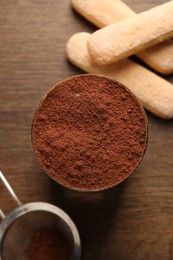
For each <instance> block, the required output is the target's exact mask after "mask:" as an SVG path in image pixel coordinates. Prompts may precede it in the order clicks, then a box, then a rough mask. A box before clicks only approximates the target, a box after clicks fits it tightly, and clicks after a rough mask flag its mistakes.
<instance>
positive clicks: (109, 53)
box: [88, 1, 173, 64]
mask: <svg viewBox="0 0 173 260" xmlns="http://www.w3.org/2000/svg"><path fill="white" fill-rule="evenodd" d="M172 17H173V1H169V2H167V3H165V4H162V5H160V6H157V7H155V8H152V9H150V10H148V11H145V12H143V13H140V14H138V15H133V16H130V17H129V18H126V19H124V20H121V21H119V22H117V23H114V24H111V25H109V26H106V27H105V28H102V29H100V30H97V31H96V32H94V33H93V34H92V35H91V37H90V39H89V41H88V50H89V53H90V55H91V57H92V59H93V60H94V61H95V62H96V63H98V64H109V63H112V62H114V61H118V60H121V59H123V58H126V57H128V56H130V55H132V54H135V53H137V52H139V51H142V50H144V49H146V48H148V47H150V46H153V45H155V44H156V43H158V42H162V41H164V40H165V39H168V38H171V36H173V19H172Z"/></svg>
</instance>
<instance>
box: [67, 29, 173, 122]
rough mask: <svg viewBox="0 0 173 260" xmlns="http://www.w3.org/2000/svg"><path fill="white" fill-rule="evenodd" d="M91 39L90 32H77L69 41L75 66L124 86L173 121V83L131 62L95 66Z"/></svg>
mask: <svg viewBox="0 0 173 260" xmlns="http://www.w3.org/2000/svg"><path fill="white" fill-rule="evenodd" d="M89 38H90V34H89V33H77V34H75V35H73V36H72V37H71V38H70V39H69V41H68V42H67V46H66V53H67V57H68V59H69V60H70V61H71V62H72V63H73V64H74V65H76V66H77V67H79V68H81V69H82V70H84V71H86V72H89V73H96V74H103V75H105V76H109V77H111V78H113V79H115V80H117V81H119V82H122V83H124V84H125V85H126V86H127V87H128V88H129V89H130V90H131V91H132V92H133V93H134V94H135V95H136V96H137V97H138V98H139V100H140V101H141V102H142V104H143V105H144V107H145V108H146V109H148V110H149V111H151V112H152V113H154V114H156V115H157V116H159V117H161V118H164V119H170V118H173V86H172V84H171V83H169V82H168V81H166V80H165V79H163V78H161V77H159V76H158V75H156V74H154V73H153V72H151V71H149V70H147V69H146V68H144V67H142V66H141V65H138V64H137V63H135V62H133V61H131V60H129V59H124V60H122V61H119V62H116V63H112V64H109V65H99V64H96V63H94V62H93V60H92V59H91V57H90V55H89V53H88V49H87V42H88V39H89Z"/></svg>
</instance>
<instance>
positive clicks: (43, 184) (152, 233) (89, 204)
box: [0, 0, 173, 260]
mask: <svg viewBox="0 0 173 260" xmlns="http://www.w3.org/2000/svg"><path fill="white" fill-rule="evenodd" d="M126 2H127V3H128V4H130V6H131V7H133V8H134V10H136V11H137V12H140V11H143V10H146V9H148V8H151V7H153V6H155V5H157V4H159V3H163V2H166V1H163V0H152V1H151V0H145V1H139V0H126ZM95 29H96V28H95V27H94V26H92V25H91V24H90V23H89V22H87V21H85V19H83V18H81V17H80V16H79V15H78V14H76V13H75V12H74V11H73V10H72V8H71V6H70V1H69V0H66V1H65V0H64V1H62V0H49V1H46V0H42V1H41V0H34V1H32V0H17V1H14V0H8V1H6V0H1V1H0V169H1V170H2V171H3V173H4V174H5V176H6V178H7V179H8V181H9V182H10V183H11V185H12V187H13V188H14V190H15V192H16V193H17V195H18V197H19V198H20V200H21V201H22V202H23V203H26V202H31V201H47V202H50V203H53V204H55V205H57V206H59V207H61V208H62V209H63V210H65V211H66V212H67V213H68V214H69V215H70V216H71V218H72V219H73V220H74V222H75V224H76V225H77V227H78V230H79V233H80V236H81V241H82V259H84V260H97V259H98V260H104V259H107V260H113V259H118V260H119V259H120V260H121V259H122V260H143V259H144V260H145V259H147V260H160V259H161V260H166V259H173V120H169V121H165V120H162V119H159V118H158V117H156V116H154V115H152V114H151V113H148V112H147V116H148V120H149V143H148V149H147V152H146V155H145V157H144V160H143V162H142V163H141V165H140V167H139V168H138V169H137V170H136V171H135V173H134V174H133V175H132V176H131V177H130V178H129V179H128V180H127V181H126V182H124V183H123V184H121V185H119V186H118V187H117V188H114V189H112V190H110V191H106V192H103V193H94V194H85V193H77V192H74V191H69V190H66V189H64V188H62V187H60V186H59V185H57V184H55V183H54V182H53V181H52V180H51V179H50V178H48V177H47V176H46V175H45V174H44V173H43V171H42V169H41V167H40V165H39V163H38V162H37V159H36V158H35V155H34V153H33V150H32V146H31V138H30V130H31V121H32V117H33V113H34V110H35V108H36V107H37V104H38V102H39V100H40V99H41V97H42V96H43V95H44V93H45V92H46V91H47V90H48V89H49V88H50V87H51V86H53V85H54V84H55V83H57V82H58V81H60V80H62V79H64V78H66V77H68V76H71V75H74V74H80V73H82V71H81V70H79V69H78V68H76V67H75V66H73V65H72V64H70V63H69V62H68V61H67V59H66V55H65V44H66V42H67V40H68V38H69V37H70V36H71V35H72V34H73V33H76V32H79V31H88V32H92V31H94V30H95ZM166 78H167V79H168V80H169V81H172V82H173V76H168V77H166ZM0 207H1V208H2V209H3V210H4V212H5V213H7V212H8V211H10V210H11V209H13V208H14V207H15V203H14V202H13V201H12V199H11V198H10V196H9V195H8V194H7V192H6V191H5V190H4V189H2V187H1V191H0Z"/></svg>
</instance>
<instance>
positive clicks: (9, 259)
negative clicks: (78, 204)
mask: <svg viewBox="0 0 173 260" xmlns="http://www.w3.org/2000/svg"><path fill="white" fill-rule="evenodd" d="M0 180H1V181H2V182H3V184H4V185H5V187H6V188H7V189H8V191H9V193H10V194H11V196H12V198H13V199H14V201H15V202H16V203H17V205H18V207H17V208H16V209H14V210H13V211H12V212H10V213H9V214H8V215H7V216H5V214H4V213H3V211H2V209H0V217H1V218H2V222H1V223H0V260H14V259H15V260H25V259H27V258H26V253H25V251H26V248H27V245H28V244H29V242H30V240H31V236H32V235H33V232H34V231H35V230H36V229H38V228H42V227H46V228H49V227H50V228H52V227H53V228H54V227H56V228H57V229H59V230H60V231H61V232H63V234H64V235H65V236H66V238H67V239H68V241H69V245H70V252H71V258H70V260H78V259H80V253H81V245H80V237H79V233H78V231H77V228H76V226H75V224H74V223H73V221H72V220H71V218H70V217H69V216H68V215H67V214H66V213H65V212H64V211H63V210H61V209H60V208H58V207H56V206H54V205H52V204H49V203H45V202H31V203H27V204H24V205H22V203H21V202H20V200H19V199H18V197H17V196H16V194H15V193H14V191H13V189H12V188H11V186H10V185H9V183H8V182H7V180H6V178H5V177H4V175H3V174H2V172H1V171H0ZM57 250H58V249H57Z"/></svg>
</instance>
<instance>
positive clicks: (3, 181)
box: [0, 171, 22, 219]
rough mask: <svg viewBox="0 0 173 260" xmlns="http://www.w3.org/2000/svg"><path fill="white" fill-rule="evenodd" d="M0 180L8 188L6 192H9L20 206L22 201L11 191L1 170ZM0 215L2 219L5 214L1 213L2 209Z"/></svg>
mask: <svg viewBox="0 0 173 260" xmlns="http://www.w3.org/2000/svg"><path fill="white" fill-rule="evenodd" d="M0 180H1V181H2V183H3V184H4V186H5V187H6V189H7V190H8V192H9V193H10V195H11V197H12V198H13V200H14V201H15V202H16V204H17V205H18V206H22V203H21V202H20V200H19V199H18V197H17V196H16V194H15V192H14V191H13V189H12V188H11V186H10V184H9V183H8V181H7V180H6V178H5V176H4V175H3V173H2V172H1V171H0ZM0 217H1V218H2V219H3V218H5V214H4V213H3V211H2V209H0Z"/></svg>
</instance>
